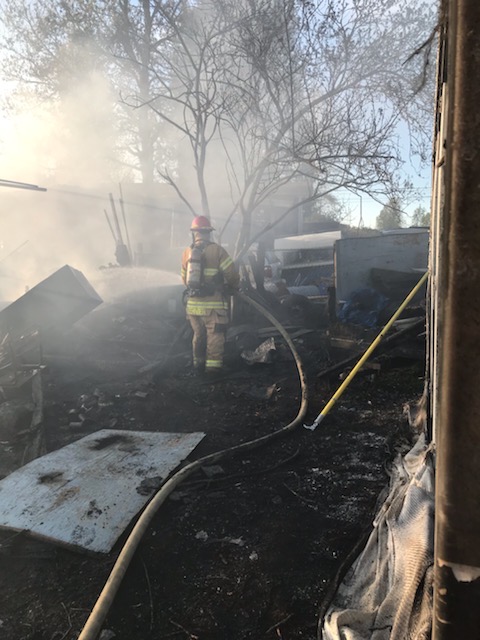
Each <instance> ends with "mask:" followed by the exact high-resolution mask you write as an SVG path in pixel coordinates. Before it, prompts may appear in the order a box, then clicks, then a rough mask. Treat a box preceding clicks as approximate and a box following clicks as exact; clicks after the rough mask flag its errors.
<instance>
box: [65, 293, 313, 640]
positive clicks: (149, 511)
mask: <svg viewBox="0 0 480 640" xmlns="http://www.w3.org/2000/svg"><path fill="white" fill-rule="evenodd" d="M236 295H237V296H238V297H239V298H240V299H242V300H243V301H244V302H246V303H247V304H249V305H250V306H252V307H254V308H255V309H256V310H257V311H258V312H259V313H261V314H262V315H263V316H264V317H265V318H267V319H268V320H269V321H270V322H271V323H272V324H273V325H274V326H275V328H276V329H278V331H279V333H280V334H281V336H282V337H283V339H284V340H285V342H286V343H287V345H288V346H289V348H290V350H291V352H292V354H293V357H294V359H295V364H296V366H297V370H298V376H299V379H300V386H301V393H302V399H301V403H300V408H299V410H298V413H297V415H296V417H295V418H294V419H293V420H292V422H290V423H289V424H287V425H286V426H285V427H282V428H281V429H279V430H278V431H275V432H273V433H270V434H268V435H266V436H262V437H260V438H256V439H255V440H250V441H249V442H244V443H242V444H239V445H236V446H234V447H231V448H229V449H224V450H222V451H217V452H216V453H212V454H210V455H208V456H205V457H203V458H200V459H199V460H195V461H194V462H191V463H190V464H187V465H186V466H185V467H183V469H180V470H179V471H177V472H176V473H174V474H173V476H171V478H169V479H168V480H167V481H166V482H165V484H164V485H162V487H160V489H159V490H158V491H157V493H156V494H155V495H154V496H153V498H152V499H151V501H150V502H149V503H148V505H147V506H146V508H145V510H144V511H143V513H142V514H141V516H140V517H139V519H138V520H137V523H136V524H135V526H134V527H133V529H132V531H131V533H130V535H129V536H128V538H127V540H126V542H125V544H124V546H123V547H122V549H121V551H120V554H119V556H118V558H117V560H116V562H115V564H114V566H113V568H112V571H111V572H110V575H109V577H108V579H107V582H106V583H105V586H104V587H103V589H102V591H101V593H100V596H99V597H98V599H97V601H96V603H95V606H94V607H93V609H92V612H91V613H90V615H89V617H88V619H87V621H86V623H85V625H84V627H83V629H82V631H81V633H80V635H79V636H78V640H96V638H97V636H98V634H99V633H100V630H101V628H102V625H103V623H104V621H105V618H106V616H107V614H108V611H109V609H110V607H111V605H112V603H113V600H114V598H115V596H116V594H117V591H118V589H119V587H120V584H121V582H122V579H123V577H124V575H125V573H126V571H127V568H128V566H129V564H130V562H131V560H132V558H133V555H134V553H135V551H136V549H137V547H138V545H139V544H140V541H141V539H142V537H143V535H144V533H145V532H146V530H147V528H148V526H149V525H150V523H151V521H152V519H153V517H154V515H155V514H156V513H157V511H158V509H159V508H160V507H161V505H162V504H163V503H164V502H165V500H166V499H167V497H168V496H169V495H170V493H171V492H172V491H173V490H174V489H175V488H176V487H177V486H178V485H179V484H180V483H181V482H183V480H185V479H186V478H188V477H189V476H190V475H192V473H194V472H195V471H197V470H198V469H200V468H201V467H203V466H204V465H206V464H212V463H215V462H218V461H219V460H224V459H226V458H229V457H233V456H235V455H237V454H239V453H243V452H244V451H250V450H251V449H255V448H256V447H260V446H262V445H264V444H266V443H267V442H270V441H272V440H274V439H277V438H280V437H282V436H284V435H286V434H288V433H290V432H291V431H293V430H294V429H295V428H296V427H298V426H300V425H301V424H302V421H303V418H304V417H305V415H306V412H307V403H308V400H307V396H308V390H307V380H306V376H305V371H304V369H303V364H302V361H301V359H300V356H299V355H298V353H297V350H296V348H295V345H294V344H293V341H292V339H291V338H290V336H289V335H288V333H287V331H286V330H285V329H284V328H283V326H282V325H281V324H280V322H279V321H278V320H277V319H276V318H275V316H274V315H272V314H271V313H270V311H268V310H267V309H265V308H264V307H263V306H262V305H261V304H259V303H258V302H256V301H255V300H252V298H250V297H249V296H247V295H245V294H244V293H240V292H239V293H237V294H236Z"/></svg>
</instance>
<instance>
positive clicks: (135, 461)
mask: <svg viewBox="0 0 480 640" xmlns="http://www.w3.org/2000/svg"><path fill="white" fill-rule="evenodd" d="M203 437H204V434H203V433H187V434H174V433H154V432H146V431H142V432H131V431H123V430H109V429H104V430H101V431H97V432H96V433H93V434H91V435H89V436H86V437H85V438H82V439H81V440H78V441H77V442H74V443H73V444H70V445H68V446H66V447H63V448H62V449H59V450H58V451H54V452H52V453H49V454H47V455H45V456H42V457H41V458H37V459H36V460H33V461H32V462H30V463H29V464H27V465H25V466H24V467H22V468H20V469H18V470H17V471H14V472H13V473H11V474H10V475H9V476H7V477H6V478H4V479H3V480H1V481H0V527H2V528H6V529H13V530H16V531H28V532H30V533H32V534H33V535H36V536H40V537H42V538H46V539H48V540H50V541H52V542H56V543H59V544H64V545H68V546H73V547H79V548H82V549H86V550H88V551H94V552H103V553H106V552H108V551H110V550H111V548H112V547H113V545H114V543H115V542H116V540H117V539H118V537H119V536H120V535H121V534H122V532H123V531H124V530H125V529H126V527H127V526H128V525H129V523H130V522H131V520H132V519H133V518H134V516H135V515H136V514H137V513H138V512H139V511H140V510H141V509H142V507H143V506H144V505H145V503H146V502H147V500H148V499H149V498H150V497H151V496H152V495H153V493H154V492H155V491H156V489H157V488H158V487H159V486H160V485H161V483H162V481H163V480H164V479H165V478H166V477H167V476H168V475H169V474H170V473H171V471H172V470H173V469H175V468H176V467H177V466H178V465H179V463H180V462H181V461H182V460H183V459H184V458H185V457H186V456H188V454H189V453H190V452H191V451H192V450H193V449H194V448H195V447H196V446H197V444H198V443H199V442H200V441H201V440H202V438H203Z"/></svg>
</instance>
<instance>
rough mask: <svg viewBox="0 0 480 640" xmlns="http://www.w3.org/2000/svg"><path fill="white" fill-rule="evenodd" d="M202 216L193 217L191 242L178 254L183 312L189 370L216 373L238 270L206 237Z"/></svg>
mask: <svg viewBox="0 0 480 640" xmlns="http://www.w3.org/2000/svg"><path fill="white" fill-rule="evenodd" d="M213 230H214V229H213V227H212V225H211V224H210V220H209V219H208V218H206V217H205V216H197V217H195V218H194V219H193V222H192V226H191V228H190V231H191V232H192V244H191V245H190V246H189V247H187V248H186V249H185V251H184V252H183V257H182V271H181V275H182V280H183V282H184V283H185V286H186V287H187V302H186V314H187V318H188V320H189V321H190V324H191V326H192V329H193V340H192V350H193V373H194V374H195V375H201V374H203V373H206V374H207V375H208V374H212V373H218V372H220V371H221V369H222V367H223V352H224V348H225V338H226V333H227V325H228V322H229V296H230V295H231V294H232V293H233V292H234V291H236V290H237V289H238V286H239V282H240V277H239V274H238V270H237V268H236V266H235V264H234V262H233V260H232V258H231V257H230V256H229V255H228V253H227V252H226V251H225V249H224V248H223V247H221V246H220V245H219V244H217V243H215V242H213V241H212V240H211V239H210V234H211V232H212V231H213Z"/></svg>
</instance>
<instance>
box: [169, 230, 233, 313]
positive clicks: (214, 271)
mask: <svg viewBox="0 0 480 640" xmlns="http://www.w3.org/2000/svg"><path fill="white" fill-rule="evenodd" d="M190 252H191V247H187V248H186V249H185V251H184V252H183V256H182V270H181V276H182V280H183V282H184V284H186V276H187V264H188V260H189V258H190ZM204 260H205V262H204V268H203V275H204V280H205V286H206V287H207V288H208V287H210V288H211V290H212V291H213V293H211V294H209V295H206V296H202V297H188V298H187V306H186V312H187V314H189V315H195V316H207V315H209V314H210V313H211V312H212V311H213V310H215V311H218V312H222V311H223V312H225V313H226V312H227V311H228V299H227V297H226V296H225V295H224V293H223V285H224V283H226V284H227V285H228V286H230V287H232V288H233V289H236V288H237V287H238V285H239V283H240V277H239V275H238V271H237V268H236V267H235V264H234V262H233V260H232V258H231V257H230V256H229V255H228V253H227V252H226V251H225V249H224V248H223V247H222V246H220V245H219V244H216V243H215V242H211V243H210V244H208V245H207V246H206V247H205V250H204Z"/></svg>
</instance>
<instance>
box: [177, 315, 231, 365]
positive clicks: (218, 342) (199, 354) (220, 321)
mask: <svg viewBox="0 0 480 640" xmlns="http://www.w3.org/2000/svg"><path fill="white" fill-rule="evenodd" d="M187 317H188V319H189V321H190V324H191V326H192V329H193V340H192V349H193V366H194V367H195V369H200V370H201V369H203V368H205V371H206V372H207V373H209V372H214V371H218V370H219V369H221V368H222V366H223V352H224V349H225V336H226V333H227V325H228V312H227V311H225V310H223V309H221V310H215V309H212V310H211V311H210V313H209V314H208V315H190V314H188V315H187Z"/></svg>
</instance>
